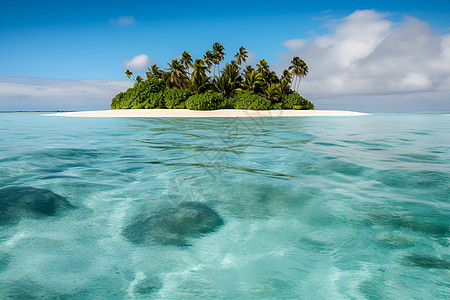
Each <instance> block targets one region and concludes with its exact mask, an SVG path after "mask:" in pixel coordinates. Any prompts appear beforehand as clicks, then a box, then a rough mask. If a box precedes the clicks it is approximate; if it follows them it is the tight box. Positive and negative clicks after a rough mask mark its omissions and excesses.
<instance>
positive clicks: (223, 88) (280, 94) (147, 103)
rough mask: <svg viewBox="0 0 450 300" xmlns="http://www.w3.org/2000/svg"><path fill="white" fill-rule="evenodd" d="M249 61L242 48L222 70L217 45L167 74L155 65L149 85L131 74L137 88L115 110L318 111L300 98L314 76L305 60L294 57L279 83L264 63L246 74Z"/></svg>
mask: <svg viewBox="0 0 450 300" xmlns="http://www.w3.org/2000/svg"><path fill="white" fill-rule="evenodd" d="M247 57H248V52H247V50H246V49H245V48H244V47H240V48H239V51H238V52H237V53H236V55H235V56H234V60H231V61H230V62H227V63H225V65H224V67H223V68H222V69H220V68H219V66H220V63H221V62H222V61H223V60H224V58H225V48H224V47H223V46H222V45H221V44H219V43H214V44H213V47H212V51H209V50H208V51H206V52H205V54H204V55H203V58H197V59H196V60H195V61H193V59H192V57H191V55H190V54H189V52H186V51H184V52H183V54H182V55H181V58H180V59H174V60H172V62H171V63H168V64H167V65H168V66H169V68H168V69H167V70H166V71H163V70H161V69H160V68H159V67H158V66H157V65H152V66H151V67H150V68H148V72H146V75H147V79H146V80H144V79H143V78H142V77H141V76H137V77H136V78H135V79H134V78H133V77H132V76H133V72H131V71H130V70H126V72H125V74H126V75H127V77H128V78H129V79H130V80H132V81H133V82H134V83H135V84H134V86H133V87H132V88H130V89H128V90H127V91H126V92H123V93H119V94H117V95H116V96H115V97H114V98H113V99H112V101H111V108H112V109H127V108H137V109H139V108H141V109H150V108H171V109H182V108H188V109H192V110H213V109H234V108H236V109H250V110H266V109H314V104H313V103H311V102H310V101H308V100H307V99H305V98H303V97H302V96H300V94H299V93H298V92H297V91H298V88H299V84H300V81H301V79H302V77H305V76H306V75H307V74H308V71H309V70H308V66H307V65H306V63H305V62H304V61H303V60H301V59H300V58H299V57H294V58H293V59H292V61H291V65H290V66H289V67H288V69H286V70H284V71H283V72H282V75H281V76H280V77H279V76H278V75H277V73H276V72H275V71H272V70H271V69H270V66H269V64H268V63H267V61H265V60H264V59H261V60H259V63H258V64H256V69H255V68H254V67H253V66H251V65H247V66H246V67H245V68H243V67H242V63H245V62H246V60H247Z"/></svg>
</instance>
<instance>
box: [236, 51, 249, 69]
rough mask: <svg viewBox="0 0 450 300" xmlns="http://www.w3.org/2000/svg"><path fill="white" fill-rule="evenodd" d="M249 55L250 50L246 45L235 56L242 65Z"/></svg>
mask: <svg viewBox="0 0 450 300" xmlns="http://www.w3.org/2000/svg"><path fill="white" fill-rule="evenodd" d="M247 57H248V51H247V50H246V49H245V48H244V47H240V48H239V51H238V52H237V53H236V55H235V56H234V58H236V63H237V64H238V65H241V64H242V62H246V61H247Z"/></svg>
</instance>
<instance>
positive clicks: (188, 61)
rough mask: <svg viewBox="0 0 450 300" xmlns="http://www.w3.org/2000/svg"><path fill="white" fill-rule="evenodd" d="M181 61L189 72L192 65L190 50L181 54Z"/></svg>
mask: <svg viewBox="0 0 450 300" xmlns="http://www.w3.org/2000/svg"><path fill="white" fill-rule="evenodd" d="M180 62H181V64H182V65H183V66H184V67H185V68H186V70H187V71H188V73H189V68H190V67H192V57H191V55H190V54H189V52H187V51H184V52H183V54H181V59H180Z"/></svg>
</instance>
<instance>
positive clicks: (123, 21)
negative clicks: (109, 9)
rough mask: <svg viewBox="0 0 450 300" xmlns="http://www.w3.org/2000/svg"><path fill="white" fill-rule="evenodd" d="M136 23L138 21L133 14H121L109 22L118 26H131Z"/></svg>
mask: <svg viewBox="0 0 450 300" xmlns="http://www.w3.org/2000/svg"><path fill="white" fill-rule="evenodd" d="M135 23H136V21H135V20H134V17H133V16H120V17H119V18H118V19H111V20H109V24H111V25H116V26H131V25H134V24H135Z"/></svg>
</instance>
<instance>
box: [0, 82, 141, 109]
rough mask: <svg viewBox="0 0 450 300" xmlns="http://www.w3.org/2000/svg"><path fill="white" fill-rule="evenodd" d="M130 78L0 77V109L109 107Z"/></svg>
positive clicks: (124, 88) (127, 85) (129, 84)
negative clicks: (124, 79)
mask: <svg viewBox="0 0 450 300" xmlns="http://www.w3.org/2000/svg"><path fill="white" fill-rule="evenodd" d="M131 86H132V83H131V82H130V81H118V80H96V79H95V80H94V79H82V80H69V79H42V78H30V77H0V110H79V109H81V110H94V109H108V108H109V104H110V102H111V99H112V98H113V97H114V96H115V95H116V94H117V93H119V92H122V91H125V90H126V89H127V88H129V87H131Z"/></svg>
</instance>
